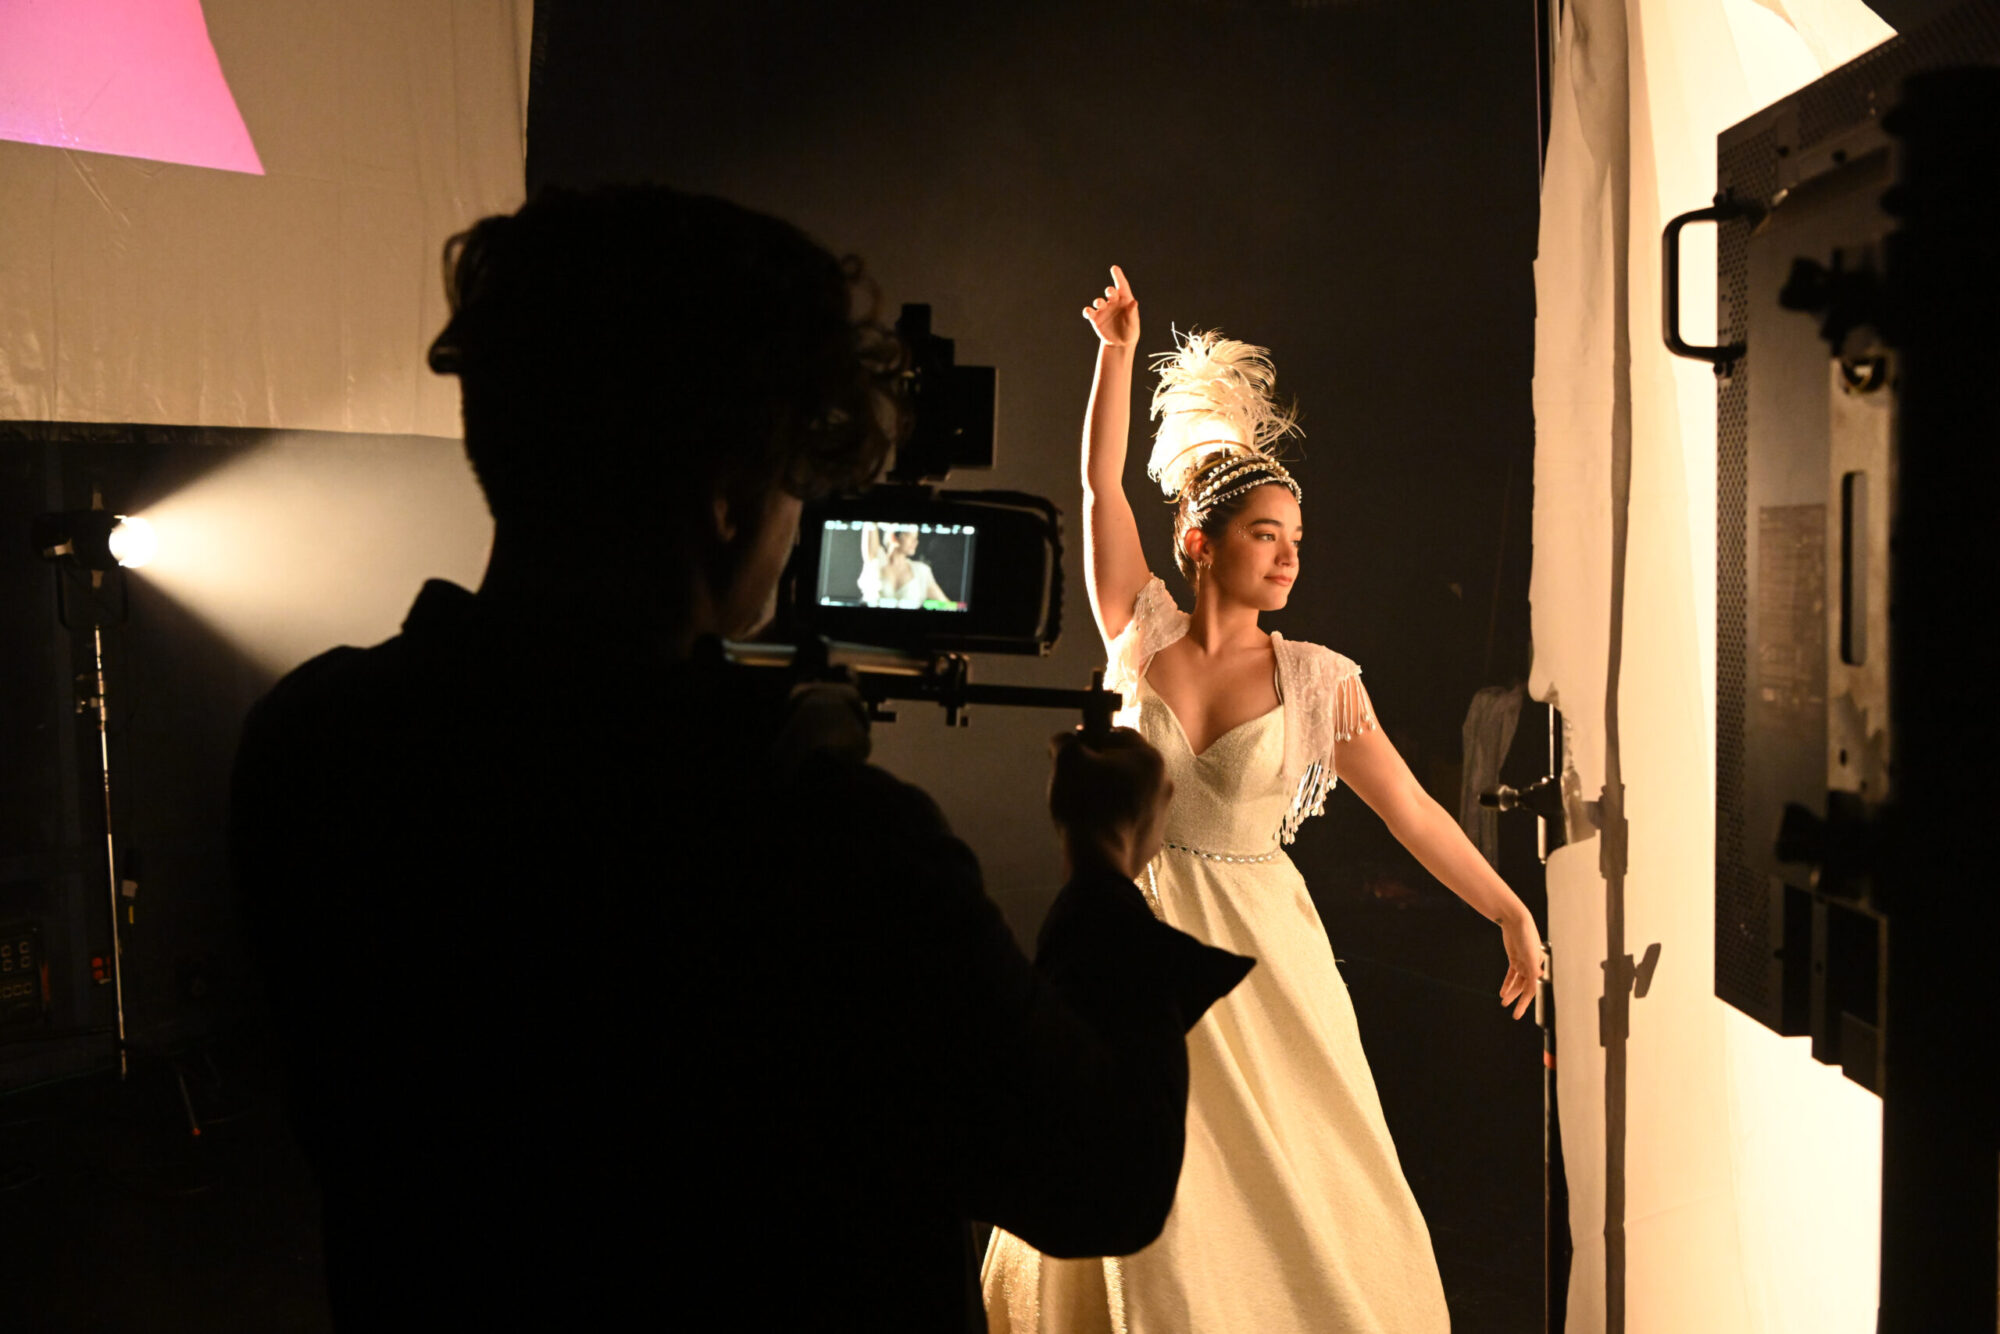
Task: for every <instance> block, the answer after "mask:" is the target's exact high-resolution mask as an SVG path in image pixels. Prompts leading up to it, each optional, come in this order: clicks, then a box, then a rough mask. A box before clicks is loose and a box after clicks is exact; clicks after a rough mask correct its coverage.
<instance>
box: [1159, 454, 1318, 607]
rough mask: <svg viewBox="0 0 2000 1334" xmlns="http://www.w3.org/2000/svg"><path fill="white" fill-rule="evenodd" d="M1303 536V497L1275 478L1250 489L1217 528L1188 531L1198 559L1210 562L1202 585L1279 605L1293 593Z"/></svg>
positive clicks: (1247, 601) (1234, 597)
mask: <svg viewBox="0 0 2000 1334" xmlns="http://www.w3.org/2000/svg"><path fill="white" fill-rule="evenodd" d="M1304 536H1305V527H1304V525H1303V523H1302V522H1301V516H1300V513H1299V502H1298V501H1296V500H1294V499H1292V493H1291V491H1290V490H1288V489H1287V488H1285V487H1282V486H1279V485H1278V484H1277V483H1276V482H1272V483H1269V484H1267V485H1265V486H1260V487H1258V488H1257V489H1256V490H1254V491H1252V492H1250V493H1249V495H1248V496H1247V497H1245V503H1244V505H1243V507H1242V508H1241V509H1239V510H1237V511H1236V513H1234V514H1232V515H1230V516H1229V518H1227V519H1226V520H1224V521H1223V522H1222V524H1221V526H1220V528H1219V529H1215V530H1212V531H1207V532H1203V531H1200V530H1197V531H1194V532H1190V533H1189V534H1188V535H1187V543H1188V551H1189V553H1190V554H1191V555H1193V556H1194V557H1195V563H1196V564H1200V563H1201V562H1202V561H1203V560H1204V559H1206V560H1207V561H1208V563H1209V565H1208V569H1207V570H1206V571H1204V572H1203V573H1202V575H1201V582H1202V584H1203V585H1208V584H1213V585H1214V587H1215V591H1216V592H1217V593H1219V594H1221V595H1222V596H1223V597H1225V598H1227V599H1228V600H1230V601H1232V602H1238V603H1242V604H1244V605H1245V606H1250V607H1255V608H1256V609H1257V610H1258V611H1277V610H1278V609H1279V608H1281V607H1283V606H1284V605H1285V603H1286V602H1287V601H1288V600H1289V599H1290V598H1291V596H1292V585H1293V583H1294V582H1295V581H1296V580H1297V579H1298V575H1299V542H1300V539H1302V538H1303V537H1304Z"/></svg>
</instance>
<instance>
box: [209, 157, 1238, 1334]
mask: <svg viewBox="0 0 2000 1334" xmlns="http://www.w3.org/2000/svg"><path fill="white" fill-rule="evenodd" d="M447 269H448V277H447V282H448V286H449V289H450V294H451V299H452V310H453V315H452V319H451V322H450V324H449V325H448V326H447V328H446V329H445V330H444V332H443V333H442V334H441V335H440V336H439V338H438V340H437V343H436V345H435V347H434V348H433V351H432V364H433V366H434V367H435V368H437V369H439V370H441V371H444V372H448V373H452V374H456V375H457V376H458V377H459V378H460V381H461V383H462V388H463V394H464V415H465V440H466V450H467V453H468V454H469V456H470V458H471V460H472V464H473V467H474V469H475V471H476V472H477V474H478V477H479V481H480V483H481V485H482V487H483V488H484V490H485V492H486V496H487V499H488V502H489V504H490V506H491V508H492V511H493V516H494V521H495V538H494V546H493V553H492V559H491V563H490V565H489V567H488V570H487V574H486V577H485V580H484V582H483V583H482V584H481V586H480V589H479V591H478V593H477V594H474V593H469V592H467V591H465V590H464V589H461V588H457V587H455V586H453V585H450V584H446V583H442V582H438V581H433V582H431V583H429V584H426V585H425V587H424V588H423V590H422V592H421V594H420V595H419V596H418V598H417V600H416V603H415V605H414V606H413V607H412V608H411V610H410V613H409V616H408V618H407V619H406V620H405V622H404V625H403V631H402V633H401V634H400V635H398V636H397V637H395V638H393V639H391V640H389V641H387V642H386V643H383V644H380V645H377V646H376V647H374V648H371V649H366V650H361V649H352V648H343V649H336V650H334V651H332V652H330V653H327V654H325V655H323V656H321V657H319V658H316V659H314V660H313V661H312V662H309V663H307V664H306V665H305V666H303V667H301V668H299V669H298V670H297V671H295V672H294V673H292V674H291V675H290V676H289V677H287V678H286V679H285V680H284V681H283V682H281V683H280V684H279V685H278V686H277V687H276V688H275V689H274V690H273V691H272V692H271V694H270V695H269V696H268V697H267V698H266V699H265V700H264V701H262V702H261V703H260V704H259V705H258V706H257V708H256V710H255V711H254V712H253V713H252V715H251V717H250V719H249V720H248V722H247V723H246V726H245V732H244V738H243V743H242V748H241V752H240V754H239V759H238V765H237V774H236V789H235V798H234V808H233V814H232V844H233V849H234V852H235V855H236V859H237V866H238V874H239V878H240V880H241V884H242V889H243V892H244V894H245V898H246V904H247V909H248V912H249V914H250V921H251V925H252V928H253V930H254V932H255V936H256V939H257V941H258V944H259V947H260V950H261V953H262V957H263V959H264V961H265V963H266V965H267V970H268V973H269V989H270V994H271V999H272V1003H273V1007H274V1011H275V1014H276V1019H277V1023H278V1025H279V1032H280V1034H281V1038H282V1042H283V1044H284V1050H285V1055H286V1069H287V1081H288V1084H287V1102H288V1107H289V1109H290V1113H291V1116H292V1120H293V1124H294V1126H295V1127H296V1130H297V1133H298V1135H299V1138H300V1140H301V1143H302V1145H303V1147H304V1149H305V1151H306V1153H307V1155H308V1156H309V1158H310V1159H311V1161H312V1163H313V1166H314V1168H315V1170H316V1173H317V1175H318V1177H319V1181H320V1184H321V1187H322V1190H323V1192H324V1195H325V1246H326V1257H327V1278H328V1286H329V1291H330V1293H331V1296H332V1300H333V1303H334V1309H335V1314H336V1318H337V1319H338V1320H339V1322H340V1323H341V1324H342V1325H343V1326H344V1327H351V1328H363V1327H376V1326H385V1325H389V1324H392V1323H394V1324H404V1323H411V1322H414V1321H416V1320H425V1321H430V1322H443V1324H444V1325H445V1326H446V1327H452V1328H459V1327H474V1326H477V1325H480V1324H483V1323H491V1322H497V1321H500V1320H506V1321H507V1322H508V1323H510V1324H518V1323H525V1322H527V1321H529V1320H533V1319H541V1318H549V1319H553V1320H556V1321H559V1322H560V1324H558V1325H557V1326H556V1327H560V1328H589V1327H595V1326H596V1325H598V1324H600V1323H602V1321H603V1320H604V1318H606V1317H612V1316H616V1317H625V1318H629V1317H634V1316H636V1317H637V1318H638V1319H640V1320H651V1319H653V1318H654V1316H655V1314H656V1316H657V1322H658V1323H661V1324H663V1325H667V1326H671V1327H676V1328H684V1329H739V1328H743V1329H747V1328H756V1329H764V1328H784V1327H790V1326H793V1325H799V1326H810V1327H813V1328H845V1327H867V1328H870V1329H880V1330H909V1329H952V1328H967V1327H972V1328H977V1327H979V1326H980V1325H981V1324H982V1323H983V1317H982V1316H981V1314H980V1310H979V1303H978V1296H977V1292H976V1289H975V1287H974V1285H973V1283H972V1281H971V1280H972V1269H973V1266H974V1264H975V1258H974V1255H973V1252H972V1250H971V1246H970V1236H969V1229H968V1224H967V1220H968V1219H969V1218H973V1217H977V1218H982V1219H987V1220H991V1221H993V1222H996V1223H999V1224H1001V1225H1004V1226H1005V1227H1007V1228H1008V1229H1009V1230H1011V1231H1013V1232H1015V1233H1016V1234H1018V1235H1020V1236H1022V1237H1024V1238H1026V1239H1028V1240H1029V1241H1031V1242H1032V1243H1033V1244H1034V1245H1036V1246H1038V1247H1040V1248H1041V1249H1043V1250H1044V1251H1046V1252H1049V1253H1051V1254H1057V1255H1085V1254H1106V1253H1123V1252H1128V1251H1131V1250H1134V1249H1137V1248H1138V1247H1140V1246H1142V1245H1144V1244H1145V1243H1146V1242H1148V1241H1149V1240H1151V1239H1152V1237H1153V1236H1154V1235H1156V1233H1157V1232H1158V1230H1159V1228H1160V1227H1161V1225H1162V1223H1163V1221H1164V1219H1165V1216H1166V1212H1167V1209H1168V1207H1169V1205H1170V1203H1171V1200H1172V1195H1173V1188H1174V1184H1175V1180H1176V1177H1177V1175H1178V1172H1179V1166H1180V1159H1181V1149H1182V1136H1183V1126H1184V1108H1185V1098H1186V1078H1187V1076H1186V1054H1185V1050H1184V1047H1183V1045H1182V1044H1183V1034H1184V1033H1185V1031H1186V1029H1187V1027H1188V1026H1189V1025H1191V1024H1192V1023H1193V1022H1194V1021H1195V1019H1196V1018H1198V1017H1199V1016H1200V1014H1201V1013H1202V1012H1203V1011H1204V1010H1205V1009H1206V1007H1207V1006H1208V1005H1209V1004H1210V1003H1212V1002H1213V1001H1214V1000H1215V999H1216V998H1217V997H1219V996H1220V995H1222V994H1223V993H1225V992H1227V991H1228V990H1229V988H1230V987H1231V986H1233V985H1234V984H1235V983H1236V982H1237V981H1238V980H1240V978H1241V977H1242V975H1243V973H1244V972H1245V971H1247V969H1248V967H1249V963H1248V961H1246V960H1243V959H1240V958H1238V957H1237V956H1234V955H1229V954H1224V953H1222V952H1221V951H1217V950H1212V949H1209V948H1207V947H1205V946H1201V945H1198V944H1197V943H1196V942H1194V941H1193V940H1192V939H1190V938H1188V937H1186V936H1184V935H1181V934H1180V933H1179V932H1176V931H1173V930H1171V929H1170V928H1168V927H1166V926H1164V925H1162V924H1161V923H1159V922H1157V921H1156V920H1155V919H1154V918H1153V917H1152V916H1151V914H1150V913H1149V912H1148V911H1147V909H1146V907H1145V904H1144V901H1143V899H1142V898H1141V896H1140V894H1139V892H1138V891H1137V890H1136V889H1135V888H1134V886H1133V884H1132V876H1133V874H1134V873H1135V872H1136V871H1137V869H1138V868H1139V867H1140V866H1142V865H1143V864H1144V861H1145V859H1146V857H1147V856H1149V855H1150V853H1151V851H1152V849H1153V847H1154V846H1155V845H1156V843H1157V839H1158V830H1159V816H1160V812H1161V809H1162V807H1163V805H1164V802H1165V800H1166V794H1165V793H1164V792H1163V791H1162V790H1161V789H1162V783H1163V780H1162V778H1161V770H1160V765H1159V762H1158V757H1157V755H1155V754H1154V753H1153V752H1151V751H1150V750H1149V749H1148V748H1147V747H1146V746H1145V743H1144V742H1143V741H1140V740H1139V739H1138V738H1137V737H1136V736H1133V735H1131V734H1119V733H1114V734H1113V735H1112V738H1111V739H1110V740H1109V741H1105V742H1103V743H1101V744H1100V745H1097V746H1094V747H1093V746H1086V745H1085V744H1084V743H1083V742H1082V741H1081V740H1079V739H1075V738H1066V739H1060V740H1059V741H1058V743H1057V745H1056V750H1057V752H1058V764H1057V769H1056V777H1055V781H1054V784H1053V790H1052V793H1051V799H1052V807H1053V809H1054V811H1055V813H1056V815H1057V817H1058V819H1059V821H1060V822H1061V824H1062V826H1063V837H1064V845H1065V848H1066V849H1067V852H1068V862H1069V866H1070V869H1071V871H1072V872H1073V874H1072V877H1071V879H1070V882H1069V883H1068V885H1067V886H1066V887H1065V888H1064V890H1063V893H1062V894H1061V896H1060V897H1059V898H1058V900H1057V902H1056V905H1055V907H1054V909H1053V910H1052V912H1051V913H1050V917H1049V920H1048V922H1047V924H1046V926H1045V927H1044V930H1043V935H1042V940H1041V944H1040V947H1039V954H1038V961H1037V963H1036V964H1035V965H1033V966H1031V965H1030V964H1029V963H1028V961H1027V960H1026V959H1025V958H1023V956H1022V955H1021V953H1020V952H1019V951H1018V949H1017V948H1016V947H1015V945H1014V943H1013V941H1012V939H1011V937H1010V936H1009V935H1008V932H1007V930H1006V927H1005V926H1004V924H1003V922H1002V920H1001V917H1000V914H999V912H998V910H997V909H996V908H995V906H994V905H993V903H992V902H991V901H990V900H989V899H988V898H987V897H986V896H985V894H984V892H983V890H982V888H981V882H980V875H979V867H978V864H977V862H976V860H975V859H974V857H973V855H972V853H971V851H970V850H969V849H967V848H966V847H965V845H963V844H962V843H960V842H959V841H958V840H957V839H956V838H954V837H953V836H952V834H951V832H950V830H949V829H948V828H947V827H946V826H945V823H944V821H943V819H942V818H941V817H940V815H939V813H938V811H937V809H936V807H935V806H934V805H933V804H932V803H931V801H930V800H929V799H928V798H926V797H925V796H924V795H923V794H922V793H921V792H919V791H917V790H916V789H914V788H911V787H909V786H907V785H905V784H903V783H900V782H898V781H897V780H895V779H894V778H891V777H890V776H889V775H887V774H886V773H883V772H882V771H880V770H877V769H874V768H871V767H869V766H868V765H866V764H865V763H864V762H863V761H862V757H863V756H864V755H865V731H864V730H863V729H862V727H861V726H860V724H859V723H858V721H853V720H849V721H843V719H842V717H841V708H840V707H839V705H838V703H837V702H836V703H835V704H834V705H833V706H832V708H831V711H830V712H829V705H828V699H827V697H826V696H825V695H824V694H820V695H816V696H813V697H811V698H810V699H808V700H807V701H806V703H805V706H804V707H801V705H800V703H799V701H797V700H794V699H792V698H789V697H788V696H787V695H786V694H785V693H784V692H783V691H782V690H775V691H774V689H773V687H771V686H769V685H767V684H763V682H764V681H766V680H768V677H762V676H758V675H756V674H753V673H749V672H745V671H742V670H739V669H737V668H735V667H733V666H731V665H730V664H728V663H727V662H725V661H724V660H723V659H722V657H721V655H720V653H719V651H718V650H717V649H716V647H715V646H714V644H713V643H712V642H711V639H710V637H712V636H717V635H725V636H727V635H739V634H742V633H745V632H747V631H749V630H751V629H753V628H754V627H755V626H757V625H758V624H760V623H761V622H762V621H763V620H764V619H765V618H766V617H767V616H768V609H769V607H770V605H771V602H772V597H773V590H774V587H775V584H776V581H777V578H778V575H779V572H780V569H781V567H782V565H783V563H784V561H785V558H786V555H787V553H788V550H789V548H790V546H791V544H792V541H793V537H794V532H795V529H796V525H797V518H798V514H799V508H800V501H801V498H804V497H811V496H816V495H820V494H823V493H825V492H827V491H828V490H831V489H833V488H837V487H842V486H847V485H852V484H855V483H858V482H860V481H863V480H865V479H867V478H869V477H870V476H872V475H873V474H874V473H875V472H876V471H877V470H878V469H879V467H880V466H881V464H882V461H883V459H884V456H885V453H886V451H887V449H888V446H889V440H890V436H891V434H892V418H893V412H892V410H891V408H890V406H889V404H890V400H889V398H888V397H887V396H886V395H885V393H884V388H885V385H886V384H887V382H888V377H889V376H890V375H891V374H892V373H893V370H894V364H895V354H896V349H895V346H894V344H893V341H892V340H891V339H890V338H889V337H888V336H887V334H886V333H885V332H884V331H883V330H881V329H880V328H879V327H877V326H876V325H875V324H874V323H873V322H872V320H871V319H870V318H868V317H866V316H863V317H862V318H859V319H857V318H855V317H854V316H853V314H852V313H851V294H852V292H853V290H854V288H855V287H856V285H857V278H858V266H854V265H852V264H849V265H845V266H844V265H843V264H842V263H841V262H840V261H837V260H836V259H834V257H833V256H831V255H830V254H828V253H827V252H826V251H824V250H822V249H821V248H820V247H818V246H817V245H815V244H814V243H812V242H811V241H809V240H807V239H806V238H805V237H804V236H803V235H801V234H800V233H799V232H798V231H797V230H795V229H794V228H792V227H791V226H789V225H787V224H785V223H783V222H780V221H777V220H775V219H772V218H769V217H764V216H760V215H758V214H755V213H751V212H748V211H746V210H744V209H741V208H738V207H736V206H735V205H732V204H729V203H726V202H723V201H721V200H716V199H706V198H696V197H691V196H687V195H683V194H679V193H676V192H673V191H670V190H667V189H664V188H652V187H648V188H636V187H635V188H625V189H619V190H611V191H602V192H595V193H589V194H578V193H561V192H552V193H548V194H545V195H543V196H541V197H540V198H538V199H537V200H536V201H535V202H533V203H530V204H529V205H528V206H526V207H525V208H523V209H522V210H520V212H519V213H517V214H514V215H512V216H508V217H495V218H489V219H487V220H485V221H484V222H482V223H480V224H479V225H478V226H477V227H475V228H474V229H472V230H471V231H470V232H468V233H466V234H465V235H463V236H461V237H459V238H457V239H455V240H454V242H453V243H452V245H451V246H450V247H449V248H448V250H447ZM829 717H831V718H832V720H833V722H832V725H831V726H829V725H828V724H827V719H828V718H829ZM834 1237H838V1238H839V1239H840V1242H839V1244H837V1245H836V1244H831V1242H830V1241H829V1238H834Z"/></svg>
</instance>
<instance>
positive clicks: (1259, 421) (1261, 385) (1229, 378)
mask: <svg viewBox="0 0 2000 1334" xmlns="http://www.w3.org/2000/svg"><path fill="white" fill-rule="evenodd" d="M1174 344H1175V346H1174V350H1173V351H1172V352H1162V353H1160V354H1159V355H1158V356H1156V357H1154V358H1153V366H1152V369H1153V372H1154V374H1156V375H1158V376H1159V377H1160V382H1159V384H1158V385H1157V386H1156V387H1155V388H1154V390H1153V416H1154V418H1156V419H1157V420H1158V421H1159V423H1160V426H1159V429H1158V430H1157V431H1156V432H1155V433H1154V436H1153V453H1152V457H1151V458H1150V459H1148V460H1147V462H1146V475H1147V476H1148V477H1150V478H1152V479H1153V480H1154V481H1156V482H1158V483H1159V484H1160V490H1162V491H1164V492H1165V493H1166V494H1167V495H1168V497H1170V498H1171V497H1175V496H1178V495H1179V494H1180V493H1181V490H1182V488H1184V487H1185V486H1186V485H1187V482H1188V479H1189V478H1190V477H1192V476H1193V475H1194V473H1195V471H1196V470H1197V469H1199V468H1200V467H1201V465H1202V463H1203V462H1204V461H1205V460H1207V459H1211V458H1214V457H1215V456H1216V455H1218V454H1230V455H1235V454H1242V455H1250V454H1264V455H1268V456H1271V457H1273V458H1275V457H1276V455H1275V453H1274V452H1273V450H1272V446H1273V445H1275V444H1276V443H1277V442H1278V441H1280V440H1282V439H1284V438H1285V437H1286V436H1288V435H1300V434H1303V432H1301V431H1300V430H1299V427H1298V420H1297V416H1298V414H1297V411H1296V409H1294V408H1291V407H1289V406H1288V407H1282V408H1281V407H1279V406H1278V405H1277V403H1276V402H1275V401H1274V400H1273V399H1272V397H1271V389H1272V386H1273V385H1274V384H1276V382H1277V378H1278V372H1277V370H1276V368H1275V367H1273V366H1272V365H1271V354H1270V352H1269V350H1268V349H1265V348H1261V347H1256V346H1253V345H1251V344H1249V343H1239V342H1237V341H1236V340H1235V339H1233V338H1224V337H1223V336H1222V335H1221V334H1220V333H1219V332H1217V331H1216V330H1214V329H1210V330H1208V331H1206V332H1202V331H1199V330H1196V331H1191V332H1189V333H1185V334H1183V333H1181V332H1180V331H1179V330H1176V331H1175V332H1174Z"/></svg>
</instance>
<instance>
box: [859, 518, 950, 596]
mask: <svg viewBox="0 0 2000 1334" xmlns="http://www.w3.org/2000/svg"><path fill="white" fill-rule="evenodd" d="M855 582H856V583H857V584H859V585H860V587H861V597H862V600H863V601H865V602H866V603H867V604H868V605H869V606H871V607H921V606H923V605H924V604H925V603H926V602H936V603H948V602H950V601H951V599H950V598H947V597H946V596H945V595H944V590H943V589H942V588H940V587H938V581H937V575H936V574H935V573H934V572H933V571H932V570H931V567H930V564H929V562H927V561H920V560H918V559H917V530H916V529H914V528H899V527H897V526H895V525H893V524H886V523H885V524H882V525H880V527H879V528H878V527H877V525H875V524H872V523H865V524H863V525H861V573H860V575H859V576H858V577H857V578H856V580H855Z"/></svg>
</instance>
